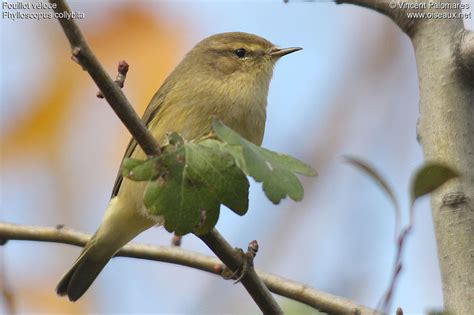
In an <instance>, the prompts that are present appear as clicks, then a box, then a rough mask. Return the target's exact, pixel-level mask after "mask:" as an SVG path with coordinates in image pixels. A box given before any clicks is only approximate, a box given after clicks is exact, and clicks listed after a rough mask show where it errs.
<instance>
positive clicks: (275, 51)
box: [270, 47, 303, 58]
mask: <svg viewBox="0 0 474 315" xmlns="http://www.w3.org/2000/svg"><path fill="white" fill-rule="evenodd" d="M301 49H303V48H301V47H288V48H278V47H273V48H272V49H271V50H270V56H272V57H274V58H280V57H283V56H285V55H288V54H291V53H294V52H295V51H299V50H301Z"/></svg>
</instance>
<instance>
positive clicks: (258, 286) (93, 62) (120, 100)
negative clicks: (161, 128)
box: [50, 0, 283, 314]
mask: <svg viewBox="0 0 474 315" xmlns="http://www.w3.org/2000/svg"><path fill="white" fill-rule="evenodd" d="M50 3H52V4H55V7H54V11H55V12H56V13H63V12H69V13H71V10H70V8H69V6H68V5H67V4H66V2H65V1H63V0H50ZM69 16H70V15H69ZM58 20H59V23H60V24H61V27H62V28H63V31H64V33H65V35H66V37H67V38H68V40H69V43H70V45H71V49H72V56H73V60H75V61H76V62H77V63H79V64H80V65H81V66H82V67H83V69H84V70H86V71H87V72H88V73H89V74H90V76H91V77H92V79H93V80H94V82H95V83H96V84H97V86H98V87H99V89H100V91H101V92H102V94H103V96H104V97H105V99H106V100H107V102H108V103H109V105H110V106H111V107H112V108H113V110H114V111H115V113H116V114H117V116H119V118H120V119H121V121H122V122H123V123H124V125H125V126H126V127H127V129H128V130H129V131H130V133H131V134H132V136H133V138H134V139H135V140H136V141H137V143H138V144H139V145H140V147H141V148H142V150H143V151H144V152H145V154H147V155H148V156H153V155H154V156H156V155H159V154H160V153H161V152H160V147H159V145H158V142H157V141H156V139H155V138H154V137H153V135H152V134H151V133H150V131H149V130H148V129H147V127H146V126H145V124H144V123H143V121H142V120H141V119H140V117H139V116H138V115H137V114H136V112H135V110H134V109H133V107H132V105H131V104H130V103H129V102H128V100H127V98H126V97H125V95H124V93H123V92H122V90H121V89H120V88H119V87H118V86H117V85H116V84H115V82H114V81H113V80H112V79H111V78H110V76H109V75H108V74H107V73H106V72H105V70H104V69H103V67H102V65H101V64H100V63H99V61H98V60H97V58H96V57H95V55H94V54H93V52H92V50H91V49H90V48H89V46H88V44H87V42H86V40H85V38H84V36H83V35H82V32H81V31H80V29H79V27H78V26H77V24H76V23H75V22H74V20H73V19H65V18H59V19H58ZM204 237H205V239H206V244H207V245H208V246H209V247H210V248H211V250H212V251H213V252H214V253H216V254H218V255H219V257H220V258H221V259H222V261H223V262H224V263H225V264H226V265H227V266H229V267H230V268H231V269H233V268H232V267H234V266H235V265H236V263H238V262H239V264H238V265H239V266H240V265H242V263H243V260H242V258H240V259H239V258H237V257H236V255H235V253H232V252H233V251H234V249H233V248H232V247H231V246H230V245H229V244H228V243H227V242H226V241H225V240H224V239H223V238H222V237H221V236H220V235H219V234H218V233H217V231H216V230H214V231H212V232H211V233H208V234H207V235H205V236H204ZM248 273H249V275H248V276H247V275H246V276H245V277H244V278H243V279H242V284H243V285H244V287H245V289H246V290H247V292H248V293H249V294H250V295H251V297H252V298H253V300H254V301H255V303H256V304H257V305H258V307H259V308H260V310H261V311H262V312H263V313H265V314H282V313H283V311H282V309H281V308H280V306H279V305H278V304H277V303H276V301H275V299H274V298H273V296H272V295H271V293H270V291H269V290H268V288H266V286H265V284H263V282H262V280H261V279H260V278H259V277H258V276H257V275H256V274H255V271H254V270H253V266H250V267H249V270H248Z"/></svg>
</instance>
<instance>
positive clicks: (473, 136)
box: [337, 0, 474, 314]
mask: <svg viewBox="0 0 474 315" xmlns="http://www.w3.org/2000/svg"><path fill="white" fill-rule="evenodd" d="M415 2H416V3H418V4H422V5H425V6H426V8H421V9H416V10H417V11H418V12H423V13H431V14H432V13H451V14H457V15H458V17H459V15H460V14H461V12H462V11H461V9H460V4H461V1H459V0H435V1H433V0H430V1H428V0H424V1H419V0H418V1H414V0H406V1H402V0H399V1H394V3H395V4H396V6H395V7H394V8H393V9H391V8H390V1H387V0H383V1H381V0H341V1H337V3H351V4H356V5H360V6H364V7H367V8H370V9H373V10H375V11H377V12H380V13H383V14H385V15H387V16H389V17H390V18H392V20H393V21H394V22H395V23H396V24H397V25H398V26H399V27H400V28H401V29H402V30H403V31H404V32H405V33H407V35H408V36H409V37H410V39H411V41H412V43H413V47H414V49H415V57H416V62H417V67H418V76H419V83H420V118H419V121H418V128H417V133H418V140H419V142H420V144H421V146H422V148H423V151H424V155H425V159H426V160H429V161H439V162H443V163H445V164H447V165H449V166H451V167H453V168H455V169H457V170H458V171H459V172H460V173H461V174H462V178H460V179H457V180H452V181H450V183H448V184H446V185H444V186H442V187H441V188H440V189H438V190H437V191H435V192H434V193H433V194H432V195H431V196H432V199H431V205H432V213H433V219H434V224H435V231H436V240H437V245H438V257H439V261H440V267H441V275H442V283H443V296H444V303H445V308H446V310H447V311H449V312H452V313H454V314H469V313H471V312H472V310H473V309H474V289H473V288H474V254H473V248H474V89H473V86H474V84H473V74H474V67H473V64H474V61H473V60H474V44H473V33H472V32H470V31H467V30H465V29H464V26H463V21H462V19H459V18H445V19H441V18H439V19H429V18H428V17H425V18H418V19H415V18H413V19H411V21H410V19H408V17H407V15H406V13H407V12H408V11H407V10H406V9H401V8H400V7H399V6H398V4H399V3H409V4H413V3H415ZM430 3H431V5H430ZM443 4H450V5H451V6H456V8H450V9H444V10H442V11H440V10H437V9H436V8H435V6H436V5H438V6H440V5H443ZM392 7H393V5H392ZM410 12H412V11H410ZM407 20H408V21H407ZM466 74H467V75H466Z"/></svg>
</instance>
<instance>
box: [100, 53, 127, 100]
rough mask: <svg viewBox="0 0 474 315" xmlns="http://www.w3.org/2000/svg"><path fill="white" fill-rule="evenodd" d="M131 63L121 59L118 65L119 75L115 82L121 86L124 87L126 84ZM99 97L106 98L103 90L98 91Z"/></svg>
mask: <svg viewBox="0 0 474 315" xmlns="http://www.w3.org/2000/svg"><path fill="white" fill-rule="evenodd" d="M128 68H129V65H128V63H127V62H126V61H125V60H121V61H119V64H118V67H117V76H116V77H115V80H114V82H115V84H117V86H118V87H119V88H121V89H122V88H123V87H124V85H125V79H126V78H127V72H128ZM97 97H98V98H104V94H102V92H101V91H98V92H97Z"/></svg>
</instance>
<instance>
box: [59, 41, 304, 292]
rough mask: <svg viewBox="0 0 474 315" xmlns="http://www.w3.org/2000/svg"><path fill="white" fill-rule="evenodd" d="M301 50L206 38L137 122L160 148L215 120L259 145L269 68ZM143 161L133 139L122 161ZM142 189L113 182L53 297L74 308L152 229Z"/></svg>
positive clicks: (197, 133)
mask: <svg viewBox="0 0 474 315" xmlns="http://www.w3.org/2000/svg"><path fill="white" fill-rule="evenodd" d="M298 50H301V48H299V47H291V48H278V47H277V46H275V45H273V44H272V43H271V42H269V41H268V40H266V39H264V38H262V37H259V36H256V35H252V34H248V33H242V32H229V33H222V34H216V35H213V36H210V37H208V38H205V39H204V40H202V41H201V42H199V43H198V44H197V45H196V46H195V47H194V48H193V49H191V50H190V51H189V52H188V53H187V54H186V56H185V57H184V59H183V60H182V61H181V62H180V63H179V64H178V66H177V67H176V68H175V69H174V70H173V72H172V73H171V74H170V75H169V76H168V78H167V79H166V80H165V81H164V83H163V84H162V86H161V87H160V89H159V90H158V92H156V94H155V95H154V96H153V98H152V99H151V101H150V104H149V105H148V107H147V109H146V110H145V113H144V115H143V118H142V119H143V121H144V122H145V123H146V125H147V127H148V129H149V130H150V131H151V133H152V134H153V136H154V137H155V138H156V139H157V140H158V141H159V142H160V143H163V141H164V139H165V135H166V134H167V133H169V132H178V133H180V134H181V135H182V136H183V137H184V138H185V139H188V140H192V139H199V138H200V137H202V136H205V135H207V134H209V133H210V132H211V131H212V125H211V122H212V117H215V118H217V119H220V120H221V121H222V122H223V123H224V124H226V125H227V126H228V127H230V128H232V129H234V130H235V131H236V132H238V133H239V134H240V135H241V136H243V137H244V138H246V139H247V140H249V141H251V142H253V143H255V144H257V145H260V144H261V143H262V139H263V133H264V129H265V120H266V107H267V96H268V88H269V85H270V80H271V78H272V75H273V67H274V65H275V63H276V61H277V60H278V59H279V58H280V57H282V56H285V55H287V54H290V53H292V52H295V51H298ZM129 157H131V158H135V159H142V160H143V159H146V156H145V154H144V152H143V151H142V150H141V148H140V147H139V146H137V142H136V141H135V140H133V139H132V140H131V141H130V143H129V145H128V148H127V150H126V151H125V155H124V158H129ZM145 186H146V182H137V181H132V180H130V179H127V178H123V177H122V176H121V174H120V171H119V174H118V176H117V179H116V181H115V185H114V188H113V192H112V198H111V200H110V202H109V205H108V207H107V210H106V212H105V215H104V217H103V219H102V223H101V225H100V227H99V229H98V230H97V231H96V232H95V234H94V235H93V236H92V238H91V239H90V240H89V242H88V243H87V244H86V246H85V247H84V250H83V251H82V253H81V254H80V256H79V258H77V260H76V261H75V263H74V265H73V266H72V268H71V269H70V270H69V271H68V272H67V273H66V274H65V275H64V276H63V277H62V279H61V280H60V281H59V284H58V286H57V288H56V292H57V293H58V294H59V295H61V296H64V295H67V296H68V298H69V300H71V301H76V300H77V299H79V298H80V297H81V296H82V295H83V294H84V293H85V292H86V291H87V289H88V288H89V287H90V286H91V284H92V282H93V281H94V280H95V278H96V277H97V276H98V274H99V273H100V271H101V270H102V269H103V268H104V266H105V265H106V264H107V263H108V262H109V260H110V259H111V258H112V257H113V256H114V255H115V253H116V252H117V251H118V250H119V249H120V248H121V247H122V246H124V245H125V244H126V243H128V242H129V241H130V240H132V239H133V238H134V237H135V236H137V235H138V234H140V233H141V232H143V231H145V230H147V229H149V228H151V227H152V226H154V225H162V224H163V222H162V221H163V219H162V218H161V217H157V216H152V215H150V214H149V213H148V211H147V209H146V208H145V206H144V205H143V193H144V190H145Z"/></svg>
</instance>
